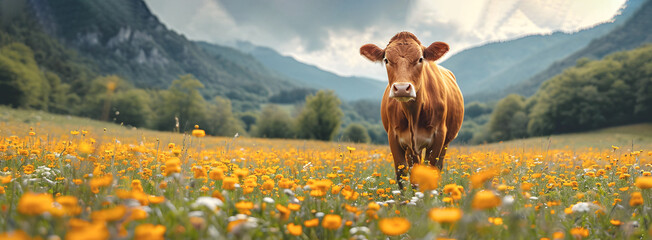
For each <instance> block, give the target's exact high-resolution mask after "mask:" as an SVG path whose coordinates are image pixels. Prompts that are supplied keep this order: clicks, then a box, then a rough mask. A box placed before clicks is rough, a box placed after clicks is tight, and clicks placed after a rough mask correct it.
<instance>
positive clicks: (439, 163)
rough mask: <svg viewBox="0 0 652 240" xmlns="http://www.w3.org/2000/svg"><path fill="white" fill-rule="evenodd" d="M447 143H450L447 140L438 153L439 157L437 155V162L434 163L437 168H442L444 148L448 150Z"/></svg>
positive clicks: (444, 155)
mask: <svg viewBox="0 0 652 240" xmlns="http://www.w3.org/2000/svg"><path fill="white" fill-rule="evenodd" d="M449 143H450V142H449V141H446V143H444V148H442V149H441V153H439V157H438V158H439V161H437V164H435V166H436V167H437V168H439V170H442V169H443V168H444V157H446V150H448V144H449Z"/></svg>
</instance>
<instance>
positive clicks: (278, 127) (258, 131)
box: [252, 104, 294, 138]
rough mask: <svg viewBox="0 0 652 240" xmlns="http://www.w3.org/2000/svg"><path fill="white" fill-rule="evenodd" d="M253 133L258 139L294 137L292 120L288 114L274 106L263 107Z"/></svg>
mask: <svg viewBox="0 0 652 240" xmlns="http://www.w3.org/2000/svg"><path fill="white" fill-rule="evenodd" d="M252 132H254V133H255V135H256V136H258V137H265V138H291V137H293V136H294V131H293V128H292V119H291V118H290V115H288V114H287V112H285V111H283V110H282V109H280V108H279V107H278V106H276V105H273V104H267V105H265V107H263V109H262V111H261V113H260V116H259V117H258V120H257V121H256V125H255V126H253V127H252Z"/></svg>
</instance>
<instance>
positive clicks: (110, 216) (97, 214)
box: [91, 205, 127, 221]
mask: <svg viewBox="0 0 652 240" xmlns="http://www.w3.org/2000/svg"><path fill="white" fill-rule="evenodd" d="M126 212H127V208H126V207H125V206H122V205H120V206H116V207H114V208H110V209H104V210H99V211H94V212H92V213H91V219H93V221H117V220H120V219H122V217H124V215H125V213H126Z"/></svg>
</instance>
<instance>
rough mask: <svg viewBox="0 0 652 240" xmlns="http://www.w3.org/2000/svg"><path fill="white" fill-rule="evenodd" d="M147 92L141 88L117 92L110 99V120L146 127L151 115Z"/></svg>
mask: <svg viewBox="0 0 652 240" xmlns="http://www.w3.org/2000/svg"><path fill="white" fill-rule="evenodd" d="M150 99H151V98H150V96H149V94H148V93H147V92H146V91H144V90H142V89H129V90H126V91H120V92H117V93H116V94H115V95H114V96H113V98H112V99H111V111H110V112H109V114H110V120H111V121H113V122H116V123H124V124H125V125H130V126H134V127H147V126H149V125H148V124H149V121H150V119H151V117H152V110H151V108H150V105H151V104H152V102H151V101H150Z"/></svg>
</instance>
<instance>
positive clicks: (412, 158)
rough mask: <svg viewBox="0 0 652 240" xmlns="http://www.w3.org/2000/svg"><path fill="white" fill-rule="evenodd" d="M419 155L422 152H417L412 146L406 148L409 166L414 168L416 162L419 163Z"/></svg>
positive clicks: (406, 158)
mask: <svg viewBox="0 0 652 240" xmlns="http://www.w3.org/2000/svg"><path fill="white" fill-rule="evenodd" d="M419 157H420V154H418V153H415V152H414V151H413V150H412V148H407V149H405V160H406V161H407V163H408V167H409V168H412V166H414V164H419V162H420V161H419V160H420V159H419Z"/></svg>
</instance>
